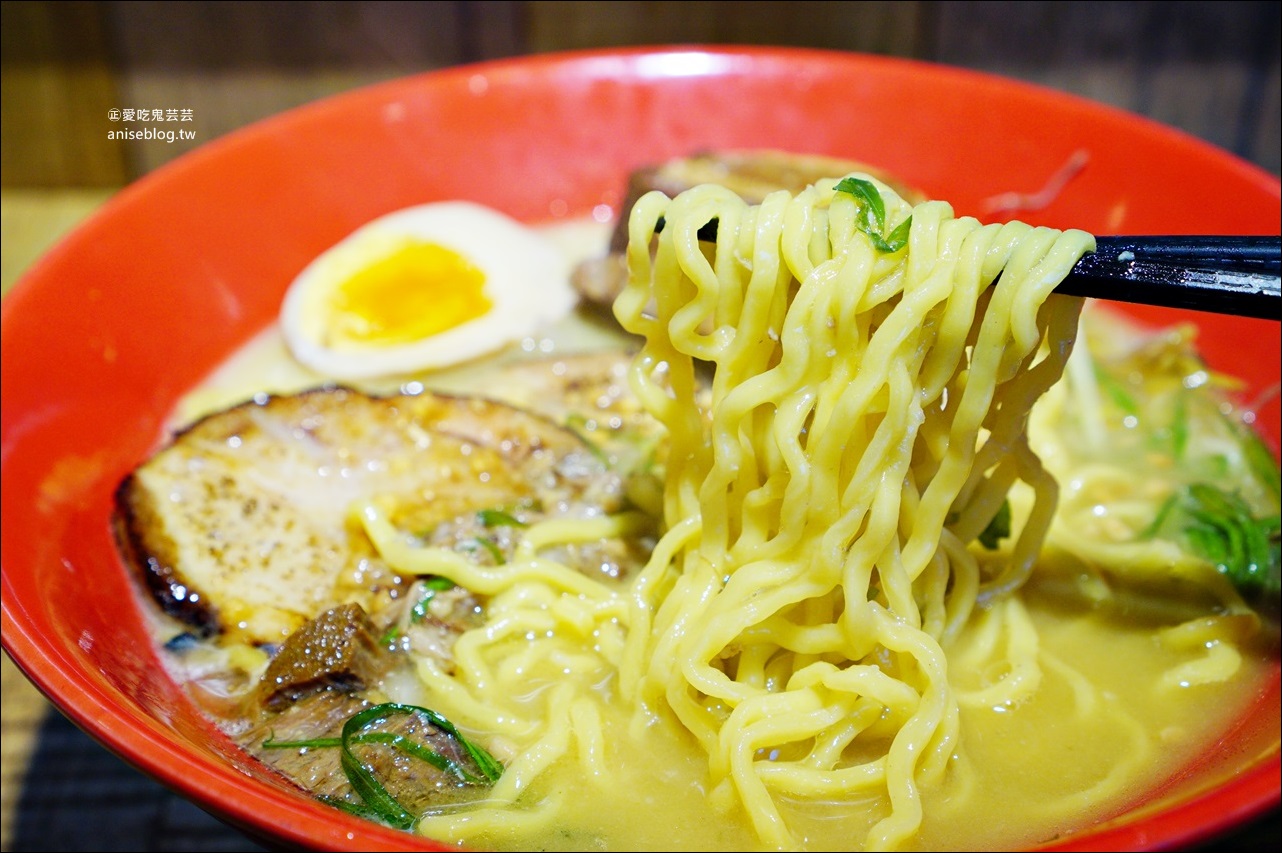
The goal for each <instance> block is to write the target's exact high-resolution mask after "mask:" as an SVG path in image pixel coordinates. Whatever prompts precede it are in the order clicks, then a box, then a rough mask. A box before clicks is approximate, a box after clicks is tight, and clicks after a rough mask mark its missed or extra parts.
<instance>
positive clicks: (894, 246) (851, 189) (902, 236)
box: [834, 178, 913, 254]
mask: <svg viewBox="0 0 1282 853" xmlns="http://www.w3.org/2000/svg"><path fill="white" fill-rule="evenodd" d="M834 189H835V190H836V191H837V192H841V193H847V194H849V195H852V196H854V197H855V198H856V199H857V200H858V201H860V202H862V203H861V204H860V207H859V219H858V220H857V221H856V224H857V225H858V226H859V230H860V231H862V232H864V233H865V234H867V235H868V237H869V239H871V240H872V244H873V245H874V246H876V247H877V251H879V252H885V253H886V254H890V253H892V252H898V251H899V250H900V249H902V248H903V247H904V245H905V244H907V242H908V233H909V231H910V230H911V229H912V221H913V218H912V217H911V216H909V217H908V218H907V219H905V220H904V221H903V222H901V223H899V225H897V226H896V227H895V230H894V231H892V232H890V235H889V236H888V237H883V236H882V235H883V232H885V230H886V203H885V202H884V201H882V198H881V192H880V191H879V190H878V189H877V187H876V186H875V185H874V184H873V183H872V182H871V181H865V180H863V179H862V178H842V179H841V181H840V182H839V183H838V184H837V186H836V187H834Z"/></svg>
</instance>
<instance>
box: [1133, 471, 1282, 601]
mask: <svg viewBox="0 0 1282 853" xmlns="http://www.w3.org/2000/svg"><path fill="white" fill-rule="evenodd" d="M1280 526H1282V519H1280V518H1279V516H1278V515H1277V514H1274V515H1268V516H1258V517H1257V516H1256V515H1255V514H1254V513H1253V512H1252V510H1251V507H1250V506H1249V505H1248V504H1247V502H1246V501H1245V500H1243V499H1242V497H1241V496H1240V495H1237V494H1234V493H1231V492H1226V491H1224V490H1223V489H1220V488H1218V487H1216V486H1212V485H1210V484H1208V483H1194V484H1192V485H1190V486H1188V487H1187V488H1186V489H1185V490H1183V491H1182V492H1179V493H1177V494H1175V495H1173V496H1172V497H1171V498H1170V499H1168V500H1167V501H1166V503H1164V504H1163V505H1162V508H1161V509H1160V510H1159V511H1158V514H1157V518H1155V519H1154V521H1153V523H1152V524H1150V525H1149V526H1148V528H1147V529H1146V530H1145V531H1144V532H1143V533H1141V534H1140V538H1141V539H1146V538H1150V537H1152V536H1155V535H1157V534H1158V533H1159V532H1160V530H1162V529H1167V530H1171V531H1172V532H1173V533H1175V534H1176V535H1178V536H1181V537H1183V539H1184V541H1185V543H1186V544H1187V546H1188V548H1189V550H1190V552H1192V553H1193V554H1195V555H1196V556H1199V557H1201V558H1202V559H1204V560H1206V561H1208V562H1209V563H1211V564H1212V565H1214V566H1215V567H1216V569H1217V570H1218V571H1219V572H1220V573H1221V574H1223V575H1224V576H1225V577H1227V578H1228V579H1229V581H1230V582H1232V584H1233V585H1234V586H1235V587H1236V588H1237V589H1238V591H1239V592H1241V593H1243V594H1244V595H1248V596H1252V597H1254V596H1257V595H1260V594H1263V595H1266V596H1272V597H1274V598H1276V597H1277V595H1278V593H1279V589H1280V588H1282V566H1280V564H1279V545H1278V531H1279V527H1280Z"/></svg>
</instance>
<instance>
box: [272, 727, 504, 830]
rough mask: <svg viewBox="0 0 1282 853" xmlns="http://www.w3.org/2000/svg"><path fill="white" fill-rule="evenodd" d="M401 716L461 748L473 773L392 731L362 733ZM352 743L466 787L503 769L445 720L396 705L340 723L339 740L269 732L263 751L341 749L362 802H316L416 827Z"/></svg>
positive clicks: (492, 780)
mask: <svg viewBox="0 0 1282 853" xmlns="http://www.w3.org/2000/svg"><path fill="white" fill-rule="evenodd" d="M401 715H417V716H422V717H426V718H427V720H428V722H430V723H431V724H432V725H433V726H435V727H436V728H438V729H440V730H441V731H442V732H444V733H445V734H446V735H448V736H449V737H451V738H453V739H454V740H455V741H457V742H458V744H459V745H460V746H461V747H462V748H463V750H464V751H465V752H466V753H467V754H468V756H469V757H470V758H471V759H472V762H473V763H474V764H475V765H476V769H477V772H478V773H479V775H477V773H471V772H469V771H468V770H467V769H466V768H464V767H463V766H462V765H460V764H459V763H458V762H457V761H454V760H453V759H450V758H448V757H446V756H444V755H441V754H440V753H439V752H437V751H436V750H434V749H432V748H430V747H428V746H424V745H423V744H421V743H417V742H415V741H413V740H411V739H409V738H407V737H406V736H404V735H400V734H395V733H393V732H380V731H373V732H367V731H365V729H367V728H369V727H370V726H375V725H378V724H379V723H382V722H385V721H386V720H387V719H388V718H389V717H392V716H401ZM358 744H381V745H384V746H390V747H392V748H393V749H396V750H397V751H399V752H401V753H402V754H404V755H408V756H410V757H412V758H417V759H419V760H420V761H425V762H427V763H428V764H431V765H432V766H433V767H435V768H437V769H438V770H442V771H444V772H446V773H449V774H450V775H452V776H454V777H455V778H457V779H458V780H459V781H460V782H463V783H465V784H468V785H492V784H494V783H495V782H497V781H498V780H499V778H500V777H501V776H502V775H503V765H502V764H500V763H499V761H498V760H497V759H495V758H494V756H492V755H490V753H489V752H487V751H486V750H485V748H484V747H482V746H480V745H479V744H475V743H473V742H472V741H471V740H469V739H468V738H467V737H465V736H464V735H463V734H462V733H461V732H460V731H459V730H458V728H457V727H456V726H455V725H454V724H453V723H451V722H450V721H449V720H447V719H446V718H445V717H443V716H441V715H440V714H438V713H436V712H435V711H433V710H431V709H429V708H423V707H420V706H418V705H402V704H399V703H396V702H385V703H383V704H381V705H374V706H372V707H370V708H366V709H365V710H363V711H360V712H358V713H356V714H353V715H352V717H351V718H350V719H348V721H347V722H346V723H344V724H343V734H342V737H337V738H315V739H312V740H298V741H278V740H276V739H275V734H274V733H273V734H272V736H271V737H269V738H268V739H267V740H266V741H264V742H263V746H264V747H266V748H268V749H289V748H300V749H301V748H308V749H310V748H320V747H339V748H341V749H342V755H341V757H340V758H341V763H342V766H343V772H344V773H345V774H346V775H347V781H348V782H350V783H351V786H352V790H354V791H355V792H356V793H357V795H358V796H360V798H361V800H362V803H361V804H354V803H350V802H347V801H346V800H340V799H337V798H334V797H322V798H321V799H322V800H324V801H325V802H326V803H328V804H329V805H332V806H334V807H336V808H340V809H343V810H344V811H348V812H351V813H352V814H357V815H360V816H362V817H369V818H376V819H378V820H381V821H383V822H384V823H387V824H388V825H390V826H394V827H396V828H397V829H412V828H413V827H414V824H416V823H417V822H418V818H417V817H415V816H414V815H413V814H411V813H410V812H409V810H407V809H406V808H405V806H404V805H403V804H402V803H401V802H400V800H398V799H396V797H395V796H393V795H392V794H391V792H389V791H388V790H387V788H386V787H385V786H384V785H383V783H382V782H380V781H379V780H378V777H377V776H375V775H374V772H373V770H371V769H370V768H369V766H368V765H366V764H365V763H364V762H362V761H361V760H360V759H359V758H357V757H356V754H355V753H354V752H352V747H353V746H355V745H358Z"/></svg>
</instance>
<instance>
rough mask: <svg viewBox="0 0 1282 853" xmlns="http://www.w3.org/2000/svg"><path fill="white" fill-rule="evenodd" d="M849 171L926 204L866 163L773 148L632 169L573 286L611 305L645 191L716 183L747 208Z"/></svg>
mask: <svg viewBox="0 0 1282 853" xmlns="http://www.w3.org/2000/svg"><path fill="white" fill-rule="evenodd" d="M851 172H863V173H864V174H868V175H872V176H873V177H875V178H877V179H878V180H880V181H882V182H883V183H885V184H886V185H888V186H889V187H891V188H892V189H893V190H894V191H895V192H897V193H899V195H900V196H902V197H903V198H904V199H905V200H906V201H908V202H909V203H911V204H917V203H919V202H922V201H925V200H926V194H925V193H923V192H922V191H921V190H918V189H917V188H915V187H913V186H910V185H909V184H907V183H905V182H904V181H903V180H901V179H899V178H898V177H896V176H895V175H892V174H890V173H889V172H887V171H885V170H884V169H879V168H877V167H875V166H871V165H869V164H867V163H862V162H860V161H858V160H847V159H844V158H840V157H828V156H824V155H819V154H794V153H792V152H790V151H779V150H774V149H761V150H755V149H747V150H740V149H731V150H723V151H704V152H700V153H698V154H694V155H692V156H690V157H678V158H675V159H672V160H668V161H665V162H663V163H658V164H655V165H651V166H645V167H642V168H640V169H637V170H636V171H634V172H632V173H631V174H630V175H629V176H628V183H627V189H626V192H625V194H624V200H623V204H622V205H621V206H620V207H619V215H618V217H617V218H616V220H615V227H614V231H613V232H612V233H611V235H610V246H609V249H608V251H607V253H606V254H605V255H604V256H602V257H599V258H590V259H588V260H586V261H584V262H583V263H581V264H579V265H578V267H576V268H575V270H574V274H573V283H574V287H575V289H576V290H578V291H579V294H580V295H581V296H582V297H583V298H584V299H585V300H586V301H587V302H589V303H591V304H594V305H596V306H597V307H599V308H609V306H611V305H612V304H613V303H614V298H615V297H616V296H618V295H619V293H620V292H621V291H622V290H623V287H624V285H625V284H627V276H628V270H627V262H626V259H625V253H626V251H627V248H628V214H629V212H630V211H631V210H632V206H633V205H634V204H636V202H637V199H639V198H641V196H643V195H645V194H646V193H648V192H650V191H651V190H659V191H660V192H662V193H664V194H665V195H667V196H668V197H669V198H671V197H673V196H676V195H677V194H679V193H681V192H683V191H685V190H688V189H690V188H691V187H696V186H699V185H701V184H718V185H720V186H723V187H726V188H727V189H729V190H731V191H732V192H734V193H735V195H737V196H739V197H740V198H742V199H743V200H744V201H745V202H747V203H748V204H760V203H761V202H762V201H763V200H764V199H765V197H766V196H767V195H769V194H770V193H772V192H775V191H777V190H781V189H782V190H787V191H788V192H790V193H792V194H793V195H796V194H797V193H799V192H801V191H802V190H804V189H805V188H806V187H808V186H810V185H811V184H813V183H815V182H816V181H819V180H821V179H823V178H841V177H844V176H846V175H848V174H850V173H851Z"/></svg>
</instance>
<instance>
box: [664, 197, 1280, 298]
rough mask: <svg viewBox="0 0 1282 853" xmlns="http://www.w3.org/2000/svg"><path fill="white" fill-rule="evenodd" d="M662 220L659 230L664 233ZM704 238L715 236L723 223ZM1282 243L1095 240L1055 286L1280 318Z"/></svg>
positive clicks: (712, 225) (707, 228)
mask: <svg viewBox="0 0 1282 853" xmlns="http://www.w3.org/2000/svg"><path fill="white" fill-rule="evenodd" d="M663 225H664V221H663V219H662V218H660V219H659V221H658V223H657V224H656V225H655V229H654V230H655V233H658V232H659V231H662V230H663ZM697 236H698V239H700V240H706V241H709V242H712V241H715V240H716V239H717V220H715V219H713V220H712V221H710V222H708V223H706V224H705V225H704V226H703V227H702V228H700V229H699V232H698V235H697ZM1280 272H1282V238H1278V237H1220V236H1206V237H1185V236H1173V237H1097V238H1096V239H1095V251H1094V252H1091V253H1090V254H1088V255H1084V256H1083V257H1082V259H1081V260H1079V261H1078V262H1077V263H1076V264H1075V265H1074V266H1073V269H1072V270H1071V271H1070V272H1069V274H1068V275H1067V276H1066V277H1065V278H1064V280H1063V281H1062V282H1060V284H1059V286H1058V287H1056V288H1055V292H1056V293H1063V294H1065V295H1067V296H1087V297H1091V298H1093V299H1106V300H1108V301H1110V302H1132V303H1136V304H1140V305H1157V306H1161V307H1165V308H1188V309H1192V310H1194V311H1208V312H1211V313H1215V314H1231V315H1235V316H1238V317H1258V318H1262V319H1266V320H1282V311H1279V306H1282V282H1280V280H1279V273H1280Z"/></svg>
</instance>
